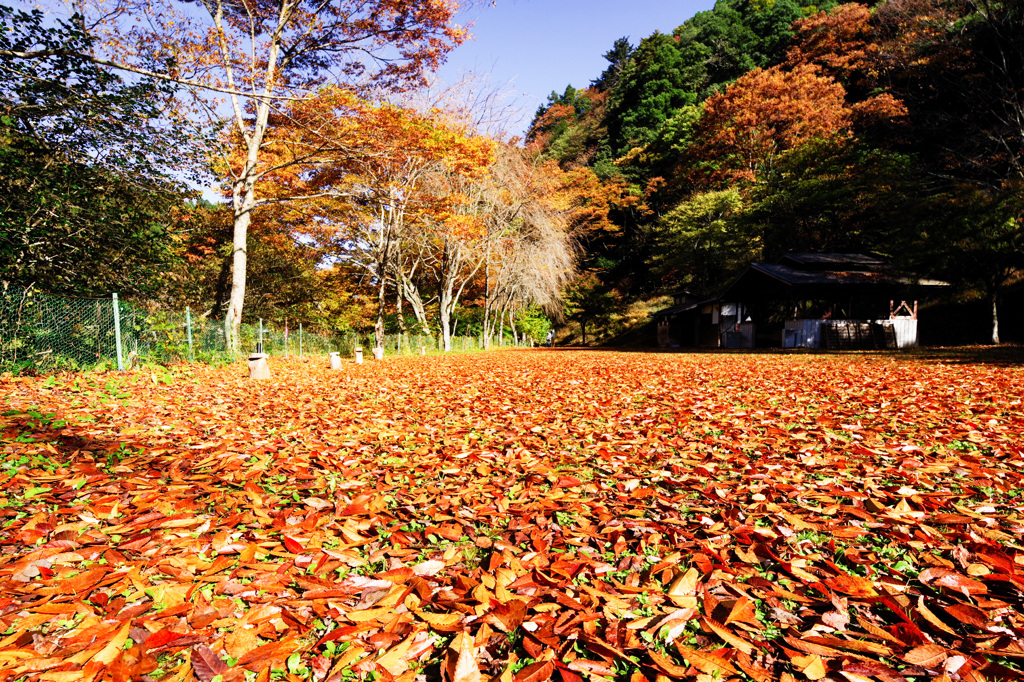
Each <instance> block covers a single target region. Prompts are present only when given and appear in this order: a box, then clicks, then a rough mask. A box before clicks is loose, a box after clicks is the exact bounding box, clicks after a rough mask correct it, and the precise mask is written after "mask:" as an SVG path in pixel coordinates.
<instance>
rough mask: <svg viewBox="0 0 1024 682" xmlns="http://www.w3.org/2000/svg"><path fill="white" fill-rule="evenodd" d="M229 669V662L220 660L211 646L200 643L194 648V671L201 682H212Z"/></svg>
mask: <svg viewBox="0 0 1024 682" xmlns="http://www.w3.org/2000/svg"><path fill="white" fill-rule="evenodd" d="M227 671H228V664H227V663H225V662H224V661H222V660H220V658H218V657H217V654H215V653H213V650H212V649H210V647H208V646H205V645H199V646H197V647H193V649H192V672H193V673H194V674H195V676H196V677H197V678H198V679H199V680H201V682H210V680H212V679H213V678H214V677H216V676H217V675H222V674H224V673H225V672H227Z"/></svg>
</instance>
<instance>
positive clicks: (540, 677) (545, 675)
mask: <svg viewBox="0 0 1024 682" xmlns="http://www.w3.org/2000/svg"><path fill="white" fill-rule="evenodd" d="M554 671H555V666H554V664H552V663H551V661H537V662H536V663H531V664H530V665H528V666H526V667H525V668H523V669H522V670H520V671H519V672H517V673H516V674H515V680H516V682H546V681H547V680H549V679H551V674H552V673H553V672H554Z"/></svg>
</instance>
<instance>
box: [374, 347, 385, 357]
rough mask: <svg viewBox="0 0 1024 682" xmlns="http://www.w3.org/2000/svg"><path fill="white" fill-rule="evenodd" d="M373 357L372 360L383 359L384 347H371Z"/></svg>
mask: <svg viewBox="0 0 1024 682" xmlns="http://www.w3.org/2000/svg"><path fill="white" fill-rule="evenodd" d="M373 359H374V360H383V359H384V349H383V348H379V347H378V348H374V349H373Z"/></svg>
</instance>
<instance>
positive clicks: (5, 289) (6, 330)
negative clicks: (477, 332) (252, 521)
mask: <svg viewBox="0 0 1024 682" xmlns="http://www.w3.org/2000/svg"><path fill="white" fill-rule="evenodd" d="M225 332H226V330H225V326H224V321H223V320H210V319H207V318H206V317H203V316H195V315H192V313H191V311H190V310H185V311H184V312H183V313H177V312H166V311H161V312H155V313H147V312H146V310H144V309H143V308H141V307H139V306H137V305H133V304H131V303H129V302H126V301H118V300H117V297H116V295H113V296H111V298H102V299H94V298H72V297H67V296H53V295H50V294H44V293H40V292H37V291H34V290H32V289H23V288H21V287H15V286H11V285H7V284H3V285H2V290H0V370H3V371H14V372H19V371H23V370H25V369H29V368H31V369H36V370H56V369H71V370H75V369H84V368H87V367H97V366H99V367H103V366H109V367H111V368H114V367H126V366H131V365H132V364H133V363H135V362H138V361H150V362H159V363H168V362H177V361H199V362H211V361H215V362H230V361H232V360H234V359H236V358H235V357H234V356H233V355H232V354H231V352H230V349H229V348H228V344H227V335H226V333H225ZM505 341H506V343H505V344H504V345H506V346H508V345H516V344H514V343H508V342H509V341H510V340H509V339H506V340H505ZM258 343H260V344H261V348H262V350H263V352H265V353H269V354H270V355H274V356H279V357H280V356H284V357H288V356H308V355H327V354H328V353H332V352H337V353H341V354H342V355H352V354H353V352H354V350H355V348H357V347H362V348H363V349H364V351H365V352H366V354H367V356H369V355H370V353H369V350H370V349H371V348H373V346H374V345H375V344H374V338H373V335H372V334H358V333H354V332H339V333H334V334H323V333H312V332H310V331H309V330H307V329H304V328H303V326H302V325H298V327H291V328H287V327H286V328H285V329H278V328H274V327H271V326H269V325H264V324H263V322H262V320H261V321H259V322H258V323H257V324H243V325H242V328H241V332H240V338H239V347H240V348H241V349H242V350H243V352H246V353H248V352H251V351H254V350H256V348H257V344H258ZM526 343H527V344H528V342H526ZM383 347H384V354H385V355H386V356H393V355H405V354H410V355H419V354H421V353H423V352H426V353H429V354H433V353H438V352H441V350H442V348H441V339H440V338H439V337H436V336H428V335H422V334H389V335H386V336H385V337H384V344H383ZM482 348H483V343H482V340H481V339H480V338H477V337H470V336H458V337H455V338H453V339H452V350H453V351H456V352H458V351H475V350H481V349H482Z"/></svg>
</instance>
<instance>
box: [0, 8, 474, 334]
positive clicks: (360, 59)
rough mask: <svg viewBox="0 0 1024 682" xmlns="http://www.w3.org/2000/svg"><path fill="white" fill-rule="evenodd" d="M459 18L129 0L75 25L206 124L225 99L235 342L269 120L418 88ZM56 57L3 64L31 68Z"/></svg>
mask: <svg viewBox="0 0 1024 682" xmlns="http://www.w3.org/2000/svg"><path fill="white" fill-rule="evenodd" d="M75 6H76V7H81V5H80V4H79V3H75ZM456 9H457V5H456V3H455V2H454V0H272V1H270V2H266V3H256V4H252V3H238V2H233V1H232V0H201V1H200V3H199V9H198V11H197V9H196V5H195V4H194V3H178V2H175V1H174V0H137V1H132V2H123V3H122V2H119V3H115V4H113V5H110V6H102V7H100V8H98V9H97V11H96V15H95V16H80V17H79V18H78V19H77V21H79V22H80V23H81V25H82V26H83V27H85V28H86V29H87V30H88V31H89V32H90V33H91V34H92V35H95V36H98V37H99V38H100V39H101V40H102V41H103V43H104V45H105V48H106V49H105V53H104V54H103V55H100V54H99V53H97V54H93V53H78V52H76V54H80V56H84V57H87V58H89V59H91V60H92V61H94V62H95V63H99V64H103V65H109V66H113V67H115V68H119V69H124V70H128V71H133V72H135V73H141V74H144V75H148V76H152V77H155V78H160V79H165V80H169V81H173V82H174V83H176V84H177V85H178V86H180V87H181V88H184V89H185V90H186V91H187V92H188V94H189V95H191V96H192V97H193V98H194V100H195V101H196V102H198V103H200V105H201V106H203V107H204V108H205V111H206V112H207V113H208V114H209V115H210V116H212V117H217V116H218V113H217V112H218V108H217V107H218V102H216V101H214V100H213V98H212V97H211V94H212V93H220V94H222V95H224V96H226V99H227V104H228V106H229V107H230V111H231V112H232V115H231V119H230V131H229V132H230V134H231V135H232V136H233V138H234V140H236V141H237V142H238V144H240V145H241V148H242V150H243V151H244V154H243V156H242V158H243V162H242V163H241V165H240V166H235V165H232V164H230V163H228V162H227V161H226V160H225V162H224V163H223V165H222V168H224V169H225V171H226V172H227V173H228V181H229V184H230V193H231V201H232V206H233V210H234V233H233V254H232V287H231V298H230V303H229V308H228V317H229V318H230V320H231V327H232V329H234V330H236V332H237V329H238V328H239V325H240V324H241V321H242V310H243V305H244V300H245V286H246V255H247V243H248V230H249V225H250V223H251V221H252V212H253V210H254V209H255V208H256V207H257V206H259V205H260V198H259V197H258V196H257V193H256V185H257V181H258V180H259V179H260V177H262V176H263V175H264V174H266V173H267V172H270V171H272V170H273V169H274V168H275V166H276V165H277V163H278V160H277V159H273V158H270V159H268V158H267V157H266V156H265V154H264V148H263V141H264V137H265V136H266V133H267V131H268V128H269V127H270V126H271V125H272V122H271V112H272V111H273V110H274V109H275V107H276V106H278V104H279V103H280V102H282V101H283V100H285V99H287V98H294V97H302V96H305V95H306V94H307V93H308V92H309V88H310V87H311V86H314V87H316V86H318V85H320V84H322V83H323V82H324V81H325V80H328V81H335V82H339V81H341V82H349V83H364V84H365V83H376V84H379V85H383V86H389V87H402V86H403V85H405V84H408V83H412V82H417V81H419V80H420V79H421V78H422V73H423V71H424V70H425V69H429V68H433V67H436V66H437V65H438V64H440V63H441V61H442V60H443V59H444V57H445V55H446V53H447V52H448V51H449V50H451V49H452V48H453V47H454V46H456V45H458V44H460V43H461V42H462V41H463V40H464V39H465V35H466V33H465V31H464V30H463V29H461V28H459V27H458V26H455V25H454V24H453V23H452V21H453V18H454V14H455V11H456ZM125 26H130V27H131V28H128V29H125V28H124V27H125ZM58 51H59V50H58ZM53 52H54V50H34V51H8V52H7V53H6V54H7V55H8V56H13V57H15V58H19V59H38V58H41V57H44V56H47V55H49V54H52V53H53ZM234 343H235V345H237V336H236V338H235V339H234Z"/></svg>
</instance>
